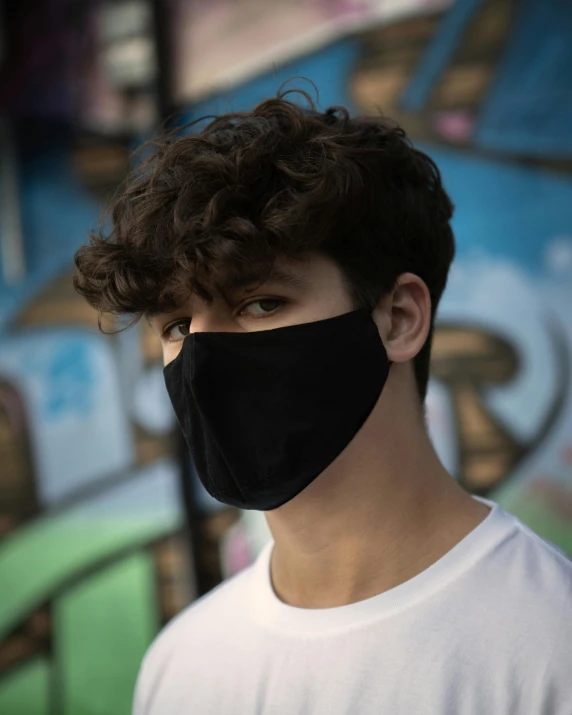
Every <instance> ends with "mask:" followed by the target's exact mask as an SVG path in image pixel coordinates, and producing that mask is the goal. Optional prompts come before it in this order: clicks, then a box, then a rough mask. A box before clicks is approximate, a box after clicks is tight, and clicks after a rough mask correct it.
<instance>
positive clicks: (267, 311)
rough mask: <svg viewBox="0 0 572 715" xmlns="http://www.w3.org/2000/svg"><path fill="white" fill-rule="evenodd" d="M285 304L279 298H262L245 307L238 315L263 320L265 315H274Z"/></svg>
mask: <svg viewBox="0 0 572 715" xmlns="http://www.w3.org/2000/svg"><path fill="white" fill-rule="evenodd" d="M285 302H286V301H284V300H280V298H263V299H262V300H255V301H253V302H252V303H249V304H248V305H245V306H244V308H243V309H242V310H241V311H240V313H241V315H245V314H246V315H249V316H250V317H251V318H263V317H264V316H266V315H271V314H272V313H275V312H276V311H277V310H278V309H279V308H281V307H282V306H283V305H284V303H285Z"/></svg>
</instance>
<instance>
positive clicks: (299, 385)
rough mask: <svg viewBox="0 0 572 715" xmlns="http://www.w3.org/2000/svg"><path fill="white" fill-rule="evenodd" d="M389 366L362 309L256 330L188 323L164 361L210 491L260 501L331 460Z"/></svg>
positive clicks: (277, 501) (290, 493)
mask: <svg viewBox="0 0 572 715" xmlns="http://www.w3.org/2000/svg"><path fill="white" fill-rule="evenodd" d="M388 372H389V362H388V359H387V354H386V352H385V348H384V347H383V343H382V342H381V339H380V337H379V333H378V330H377V326H376V324H375V323H374V321H373V319H372V317H371V315H370V314H369V313H368V312H367V311H366V310H356V311H353V312H351V313H346V314H345V315H340V316H339V317H336V318H329V319H327V320H319V321H317V322H314V323H304V324H301V325H292V326H288V327H285V328H277V329H274V330H263V331H260V332H253V333H232V332H230V333H192V334H191V335H188V336H187V337H186V338H185V340H184V341H183V349H182V350H181V352H180V354H179V355H178V356H177V358H176V359H175V360H173V362H171V363H170V364H169V365H167V367H166V368H165V370H164V374H165V382H166V385H167V390H168V392H169V396H170V398H171V402H172V403H173V407H174V408H175V413H176V415H177V418H178V420H179V424H180V425H181V428H182V430H183V434H184V435H185V439H186V441H187V444H188V446H189V449H190V451H191V454H192V455H193V458H194V461H195V465H196V468H197V471H198V474H199V477H200V479H201V481H202V483H203V484H204V486H205V488H206V489H207V491H208V492H209V494H211V495H212V496H213V497H214V498H215V499H217V500H218V501H221V502H223V503H225V504H230V505H232V506H237V507H240V508H241V509H259V510H263V511H266V510H269V509H276V508H277V507H279V506H281V505H282V504H285V503H286V502H287V501H289V500H290V499H292V498H293V497H295V496H296V495H297V494H298V493H299V492H301V491H302V490H303V489H304V488H305V487H307V486H308V484H310V482H312V481H313V480H314V479H315V478H316V477H317V476H318V475H319V474H320V473H321V472H323V471H324V469H325V468H326V467H327V466H328V465H329V464H331V463H332V462H333V461H334V459H335V458H336V457H337V456H338V455H339V454H340V452H342V450H343V449H344V448H345V447H346V446H347V445H348V444H349V443H350V441H351V440H352V439H353V437H354V436H355V435H356V433H357V431H358V430H359V429H360V427H361V426H362V425H363V423H364V422H365V420H366V418H367V417H368V415H369V414H370V412H371V411H372V409H373V407H374V405H375V404H376V402H377V400H378V398H379V395H380V394H381V391H382V389H383V386H384V384H385V381H386V379H387V375H388Z"/></svg>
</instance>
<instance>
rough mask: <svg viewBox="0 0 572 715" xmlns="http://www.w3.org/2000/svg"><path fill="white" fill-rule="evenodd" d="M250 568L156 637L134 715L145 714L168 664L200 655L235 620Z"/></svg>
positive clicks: (142, 673)
mask: <svg viewBox="0 0 572 715" xmlns="http://www.w3.org/2000/svg"><path fill="white" fill-rule="evenodd" d="M252 568H253V567H252V566H251V567H249V568H247V569H245V570H244V571H241V572H240V573H239V574H237V575H236V576H233V577H232V578H230V579H228V580H226V581H223V582H222V583H221V584H220V585H219V586H217V587H216V588H214V589H213V590H212V591H209V593H207V594H206V595H204V596H202V597H201V598H199V599H198V600H197V601H195V602H194V603H192V604H191V605H190V606H187V608H185V609H184V610H182V611H181V612H180V613H179V614H178V615H177V616H175V618H173V619H172V620H171V621H170V622H169V623H168V624H167V625H166V626H165V627H164V628H163V630H162V631H161V632H160V633H159V635H158V636H157V637H156V638H155V640H154V641H153V643H152V644H151V646H150V647H149V649H148V650H147V653H146V654H145V657H144V659H143V662H142V664H141V668H140V670H139V676H138V679H137V687H136V693H135V710H134V712H135V715H139V714H140V713H141V714H143V713H144V712H145V710H144V708H143V707H142V704H143V703H146V702H148V700H149V697H150V694H151V693H152V692H153V691H154V690H155V688H156V686H157V685H158V683H159V681H160V680H161V679H162V677H163V674H164V673H165V671H166V670H167V669H168V666H169V664H170V663H172V662H173V660H174V659H175V658H176V657H179V656H181V655H182V654H184V653H186V652H187V651H189V653H190V652H194V653H200V652H201V646H203V647H204V645H205V644H206V640H207V639H210V638H212V635H213V633H215V632H216V631H219V632H224V631H225V630H228V629H229V628H231V627H232V623H233V621H234V622H235V621H236V618H237V612H238V611H239V610H240V609H241V608H242V607H243V604H244V603H245V599H246V598H247V594H246V587H247V584H248V582H249V578H250V575H251V571H252Z"/></svg>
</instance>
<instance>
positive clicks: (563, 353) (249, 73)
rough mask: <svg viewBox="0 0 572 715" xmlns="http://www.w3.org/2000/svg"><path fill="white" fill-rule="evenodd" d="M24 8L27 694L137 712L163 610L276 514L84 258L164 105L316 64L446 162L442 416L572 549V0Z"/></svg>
mask: <svg viewBox="0 0 572 715" xmlns="http://www.w3.org/2000/svg"><path fill="white" fill-rule="evenodd" d="M0 20H1V24H0V27H1V33H0V712H1V713H2V715H55V714H57V715H128V713H129V712H130V707H131V700H132V694H133V687H134V683H135V677H136V674H137V670H138V667H139V664H140V662H141V659H142V657H143V654H144V652H145V650H146V648H147V647H148V645H149V644H150V642H151V640H152V639H153V637H154V636H155V634H156V633H157V632H158V630H159V628H160V627H161V626H162V625H163V624H165V623H166V622H167V621H168V620H169V619H170V618H172V617H173V616H174V615H175V614H176V613H177V612H178V611H180V610H181V609H182V608H183V607H184V606H185V605H187V604H189V603H191V602H192V601H193V600H195V599H196V598H198V597H200V596H201V595H202V594H204V593H206V592H207V591H209V590H210V589H211V588H213V587H214V586H216V585H217V584H218V583H219V582H220V581H221V580H222V579H224V578H226V577H229V576H230V575H232V574H234V573H236V572H238V571H239V570H240V569H242V568H244V567H245V566H247V565H248V564H249V563H251V562H252V560H253V559H254V558H255V557H256V555H257V554H258V552H259V551H260V548H261V546H262V545H263V544H264V543H265V542H266V541H267V539H268V538H269V534H268V531H267V529H266V525H265V521H264V517H263V515H262V514H261V513H257V512H240V511H239V510H236V509H231V508H227V507H223V506H222V505H219V504H218V503H217V502H215V501H214V500H212V499H211V498H210V497H209V496H208V495H207V494H206V492H205V491H204V490H203V489H202V487H201V486H200V483H199V482H198V479H197V478H196V476H195V474H194V471H193V467H192V464H190V463H189V460H188V459H187V458H186V456H185V452H184V450H183V449H182V447H181V444H180V440H179V437H178V435H177V432H176V430H175V423H174V419H173V415H172V412H171V408H170V405H169V402H168V399H167V396H166V392H165V389H164V386H163V378H162V366H161V359H160V346H159V344H158V341H157V339H156V338H155V337H154V336H153V335H152V334H151V333H150V329H149V328H148V326H147V325H146V324H145V323H141V324H140V325H138V326H136V327H135V328H133V329H130V330H128V331H127V332H124V333H120V334H118V335H114V336H108V335H103V334H101V333H100V332H98V329H97V316H96V315H95V313H94V312H93V311H92V310H91V309H90V308H89V307H88V306H87V305H86V304H85V303H84V302H83V300H82V299H80V298H79V297H78V296H77V295H75V293H74V291H73V288H72V283H71V279H72V260H73V254H74V251H75V250H76V249H77V248H78V246H80V245H81V244H82V243H83V242H85V241H86V237H87V234H88V231H89V230H90V228H92V227H93V226H95V225H96V224H97V221H98V216H99V212H100V208H101V205H102V204H103V203H104V202H105V201H106V199H107V198H108V197H109V195H110V194H111V193H112V192H113V191H114V190H115V188H116V187H117V186H118V185H119V183H120V182H121V181H122V179H123V177H124V176H125V173H126V171H127V170H128V168H129V165H130V152H131V151H132V150H133V149H135V148H136V147H137V146H138V145H140V144H141V142H143V141H144V140H145V139H146V138H148V137H149V136H150V134H152V133H153V131H154V130H155V129H156V127H157V126H158V125H159V123H160V122H162V121H164V120H165V119H166V118H167V117H171V116H172V115H173V113H176V117H177V119H176V120H171V122H173V121H186V120H189V119H193V118H197V117H199V116H201V115H204V114H211V113H218V112H224V111H228V110H231V109H248V108H250V107H251V106H252V105H253V104H254V103H255V102H257V101H259V100H261V99H263V98H264V97H267V96H269V95H273V94H275V93H276V91H277V89H278V87H279V85H280V84H281V83H282V82H283V81H284V80H286V79H288V78H290V77H294V76H303V77H307V78H309V79H311V80H312V81H313V82H315V83H316V85H317V87H318V89H319V92H320V105H321V106H322V107H326V106H328V105H331V104H344V105H347V106H349V107H350V108H351V109H352V110H353V111H355V112H362V113H366V112H375V111H378V110H379V109H381V110H383V112H385V113H388V114H390V115H393V116H395V117H396V118H397V119H398V120H399V121H400V122H402V124H403V125H404V126H405V128H406V129H407V130H408V131H409V133H410V135H411V137H412V138H413V139H414V141H415V142H416V143H417V144H419V145H420V146H421V147H422V148H424V150H425V151H428V152H429V153H430V155H431V156H432V157H433V158H434V159H435V160H436V161H437V163H438V165H439V166H440V167H441V169H442V171H443V174H444V180H445V185H446V187H447V189H448V190H449V192H450V194H451V195H452V197H453V200H454V202H455V204H456V206H457V211H456V216H455V220H454V227H455V231H456V236H457V242H458V256H457V259H456V261H455V264H454V267H453V269H452V273H451V278H450V283H449V288H448V291H447V293H446V296H445V298H444V300H443V304H442V309H441V312H440V317H439V322H438V328H437V333H436V339H435V347H434V359H433V380H432V383H431V389H430V394H429V398H428V415H429V423H430V430H431V434H432V437H433V439H434V441H435V444H436V446H437V449H438V451H439V454H440V455H441V457H442V459H443V461H444V463H445V464H446V466H447V467H448V468H449V469H450V470H451V472H452V473H453V475H454V476H455V478H456V479H458V480H459V481H460V482H461V483H462V484H463V485H464V486H465V487H466V488H467V489H468V490H471V491H473V492H475V493H477V494H481V495H485V496H487V497H489V498H491V499H493V500H495V501H497V502H499V503H500V504H501V505H502V506H504V507H505V508H506V509H508V510H509V511H511V512H513V513H514V514H516V515H517V516H519V517H520V518H521V519H523V520H524V521H525V522H527V523H528V524H529V525H530V526H531V527H532V528H533V529H535V530H536V531H537V532H538V533H539V534H540V535H542V536H543V537H545V538H547V539H550V540H551V541H553V542H554V543H556V544H557V545H558V546H560V547H561V548H562V549H563V550H565V551H566V552H568V553H569V554H572V395H571V370H572V362H571V354H572V5H571V4H570V2H569V0H457V2H450V0H449V1H447V0H425V1H422V0H272V2H269V1H268V0H20V1H19V2H10V1H9V0H4V2H3V3H2V2H1V1H0ZM292 86H303V87H304V88H306V89H310V90H311V88H310V87H308V86H307V85H305V84H304V82H303V81H302V80H295V81H294V82H293V83H292ZM108 324H109V323H107V325H108Z"/></svg>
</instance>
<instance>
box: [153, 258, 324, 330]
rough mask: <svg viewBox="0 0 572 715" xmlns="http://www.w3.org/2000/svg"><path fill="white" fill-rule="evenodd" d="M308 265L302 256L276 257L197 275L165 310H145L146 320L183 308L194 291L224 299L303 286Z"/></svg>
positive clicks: (198, 293) (208, 299)
mask: <svg viewBox="0 0 572 715" xmlns="http://www.w3.org/2000/svg"><path fill="white" fill-rule="evenodd" d="M309 272H310V266H309V265H308V262H307V261H304V260H301V259H286V258H281V257H279V258H276V259H275V260H274V262H273V263H272V264H270V265H269V266H263V265H256V264H255V263H253V264H251V265H249V266H245V267H244V268H236V267H232V268H230V269H227V270H220V271H218V272H217V274H216V277H213V278H210V279H208V280H205V279H202V280H201V279H198V278H197V279H196V280H195V281H194V284H195V287H194V288H190V289H189V292H188V294H187V295H186V296H184V297H181V299H180V300H179V301H174V302H175V306H174V307H172V308H171V309H168V310H164V309H161V307H157V308H156V309H151V310H148V311H146V312H145V314H144V315H145V318H146V319H147V321H151V320H152V319H153V318H156V317H157V316H160V315H165V314H169V313H173V312H175V311H177V310H179V309H180V308H183V307H184V306H185V305H186V304H187V303H188V301H189V300H190V299H191V298H192V296H193V295H197V296H199V297H200V298H202V299H203V300H205V301H206V302H207V303H210V302H212V300H213V298H214V297H216V296H220V297H222V298H223V299H226V300H230V299H231V298H235V297H239V296H241V295H248V294H249V293H253V292H254V291H256V290H259V289H260V288H262V287H265V286H268V287H281V288H290V289H298V290H303V289H305V288H307V287H308V285H309V284H310V280H309V276H308V273H309Z"/></svg>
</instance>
